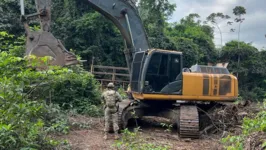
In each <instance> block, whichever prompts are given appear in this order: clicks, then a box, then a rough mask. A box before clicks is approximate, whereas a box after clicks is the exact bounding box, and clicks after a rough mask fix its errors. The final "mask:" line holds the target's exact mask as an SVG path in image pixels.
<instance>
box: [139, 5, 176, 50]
mask: <svg viewBox="0 0 266 150" xmlns="http://www.w3.org/2000/svg"><path fill="white" fill-rule="evenodd" d="M175 7H176V5H175V4H171V3H170V2H169V1H168V0H157V1H154V0H141V1H140V3H139V6H138V10H139V13H140V16H141V19H142V21H143V24H144V27H145V29H146V31H147V34H148V38H149V42H150V44H151V47H153V48H160V49H168V50H173V49H175V47H174V44H173V43H172V42H171V41H170V39H169V38H168V37H167V36H166V35H165V33H164V28H165V27H166V25H167V23H166V20H167V19H168V18H169V17H170V16H171V15H172V14H173V12H174V10H175ZM154 14H156V15H154Z"/></svg>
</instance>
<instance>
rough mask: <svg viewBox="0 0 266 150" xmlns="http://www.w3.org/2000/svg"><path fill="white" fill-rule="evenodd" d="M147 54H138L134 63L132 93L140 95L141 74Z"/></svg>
mask: <svg viewBox="0 0 266 150" xmlns="http://www.w3.org/2000/svg"><path fill="white" fill-rule="evenodd" d="M145 58H146V56H145V52H138V53H136V54H135V56H134V59H133V63H132V67H131V68H132V75H131V84H130V85H131V91H132V92H137V93H140V86H141V74H142V70H143V64H144V62H145Z"/></svg>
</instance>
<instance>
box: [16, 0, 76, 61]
mask: <svg viewBox="0 0 266 150" xmlns="http://www.w3.org/2000/svg"><path fill="white" fill-rule="evenodd" d="M23 3H24V2H23V0H21V4H23ZM35 4H36V7H37V10H38V11H37V13H34V14H30V15H26V16H25V15H24V14H23V13H22V17H21V19H22V22H23V24H24V28H25V30H26V37H27V43H26V53H25V55H26V56H29V55H35V56H36V57H45V56H50V57H51V58H52V60H51V61H49V63H50V64H51V65H56V66H68V65H75V64H79V63H80V61H78V60H77V57H76V56H75V55H74V54H73V53H71V52H69V51H67V50H66V48H65V47H64V45H63V44H62V42H61V41H60V40H58V39H56V38H55V37H54V36H53V34H52V33H51V32H50V23H51V0H35ZM23 7H24V5H22V6H21V10H23V9H24V8H23ZM22 12H24V11H22ZM35 18H39V20H40V25H41V30H40V31H31V30H30V28H29V25H28V22H29V21H30V20H32V19H35Z"/></svg>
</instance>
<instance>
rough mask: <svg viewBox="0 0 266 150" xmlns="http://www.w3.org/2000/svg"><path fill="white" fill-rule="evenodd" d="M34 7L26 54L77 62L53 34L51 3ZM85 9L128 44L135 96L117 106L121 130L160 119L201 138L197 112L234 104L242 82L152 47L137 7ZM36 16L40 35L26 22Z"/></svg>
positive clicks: (107, 2)
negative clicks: (185, 65)
mask: <svg viewBox="0 0 266 150" xmlns="http://www.w3.org/2000/svg"><path fill="white" fill-rule="evenodd" d="M35 2H36V6H37V9H38V12H37V13H36V14H33V15H28V16H26V15H24V14H23V13H22V18H24V19H23V23H24V26H25V28H26V31H27V32H26V33H27V52H26V55H29V54H33V55H36V56H51V57H53V58H54V61H53V62H52V64H53V65H61V66H64V65H71V64H76V63H78V61H77V60H76V57H75V56H74V54H72V53H69V52H68V51H66V49H65V48H64V46H63V45H62V43H61V42H60V41H59V40H57V39H55V38H54V36H53V35H52V33H51V32H50V26H49V23H50V20H51V0H35ZM87 4H88V5H90V6H92V8H94V9H95V10H96V11H98V12H99V13H101V14H102V15H104V16H105V17H106V18H108V19H109V20H111V21H112V22H113V23H114V25H115V26H116V27H117V28H118V29H119V30H120V32H121V35H122V36H123V38H124V41H125V51H124V53H125V57H126V61H127V66H128V69H129V73H130V88H129V89H130V93H131V96H130V98H129V99H127V100H124V101H123V102H121V103H120V105H119V125H120V128H121V129H124V128H126V127H127V124H128V121H129V120H130V119H131V118H135V116H137V117H138V118H140V117H143V116H160V117H165V118H169V119H170V120H171V121H172V123H173V124H176V125H177V129H178V132H179V134H180V136H181V137H189V138H199V137H200V134H199V133H200V124H201V123H202V122H203V120H202V119H201V118H202V114H201V113H199V110H205V111H208V110H209V109H210V108H212V107H213V106H214V105H216V104H224V103H232V102H234V101H235V100H236V98H237V96H238V80H237V78H236V77H235V76H233V75H231V74H230V73H229V71H228V70H227V69H226V68H225V67H218V66H206V65H194V66H192V67H191V68H183V63H184V62H183V54H182V52H180V51H175V50H161V49H155V48H151V47H150V44H149V41H148V38H147V35H146V32H145V29H144V26H143V23H142V21H141V18H140V16H139V13H138V11H137V9H136V6H135V4H134V2H132V1H130V0H88V3H87ZM22 8H23V7H22ZM22 10H23V9H22ZM22 12H23V11H22ZM32 16H38V17H39V19H40V20H41V27H42V31H40V32H31V31H29V30H28V24H27V21H28V18H31V17H32ZM133 112H134V113H133Z"/></svg>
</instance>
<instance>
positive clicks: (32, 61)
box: [0, 32, 102, 149]
mask: <svg viewBox="0 0 266 150" xmlns="http://www.w3.org/2000/svg"><path fill="white" fill-rule="evenodd" d="M1 35H2V36H1V37H4V36H5V37H4V38H3V39H2V40H5V41H7V42H8V43H11V45H12V44H13V45H14V43H15V42H13V43H12V41H11V40H10V39H8V37H11V36H10V35H8V34H6V33H3V32H1ZM3 35H4V36H3ZM9 48H10V49H11V50H12V51H7V50H6V49H5V51H2V52H0V60H1V61H0V75H1V78H0V84H1V86H0V113H1V114H2V115H1V116H0V135H1V136H0V149H53V148H54V147H55V146H59V147H68V146H67V144H68V143H67V142H65V141H63V142H62V143H61V142H59V141H56V140H53V139H52V138H51V137H50V134H58V133H62V134H67V133H68V131H69V122H68V118H67V116H66V114H67V113H66V112H65V111H63V110H61V108H63V109H65V110H69V109H76V110H77V112H79V113H86V114H89V115H95V116H99V115H101V114H102V112H101V110H100V109H99V106H98V105H99V104H100V98H99V96H100V93H99V91H98V90H97V89H98V84H97V82H96V81H95V80H94V79H93V76H92V75H91V74H89V73H88V72H86V71H84V70H83V69H81V68H79V67H72V68H61V67H56V66H49V65H48V61H49V57H44V58H37V57H34V56H30V57H25V58H21V57H17V56H16V54H17V52H21V49H20V48H21V47H20V46H17V47H16V46H10V47H9ZM44 66H45V68H46V70H40V67H44ZM38 67H39V69H37V68H38ZM77 87H78V88H77ZM52 103H53V104H52ZM59 106H60V107H61V108H60V107H59ZM70 106H71V107H70Z"/></svg>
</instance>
